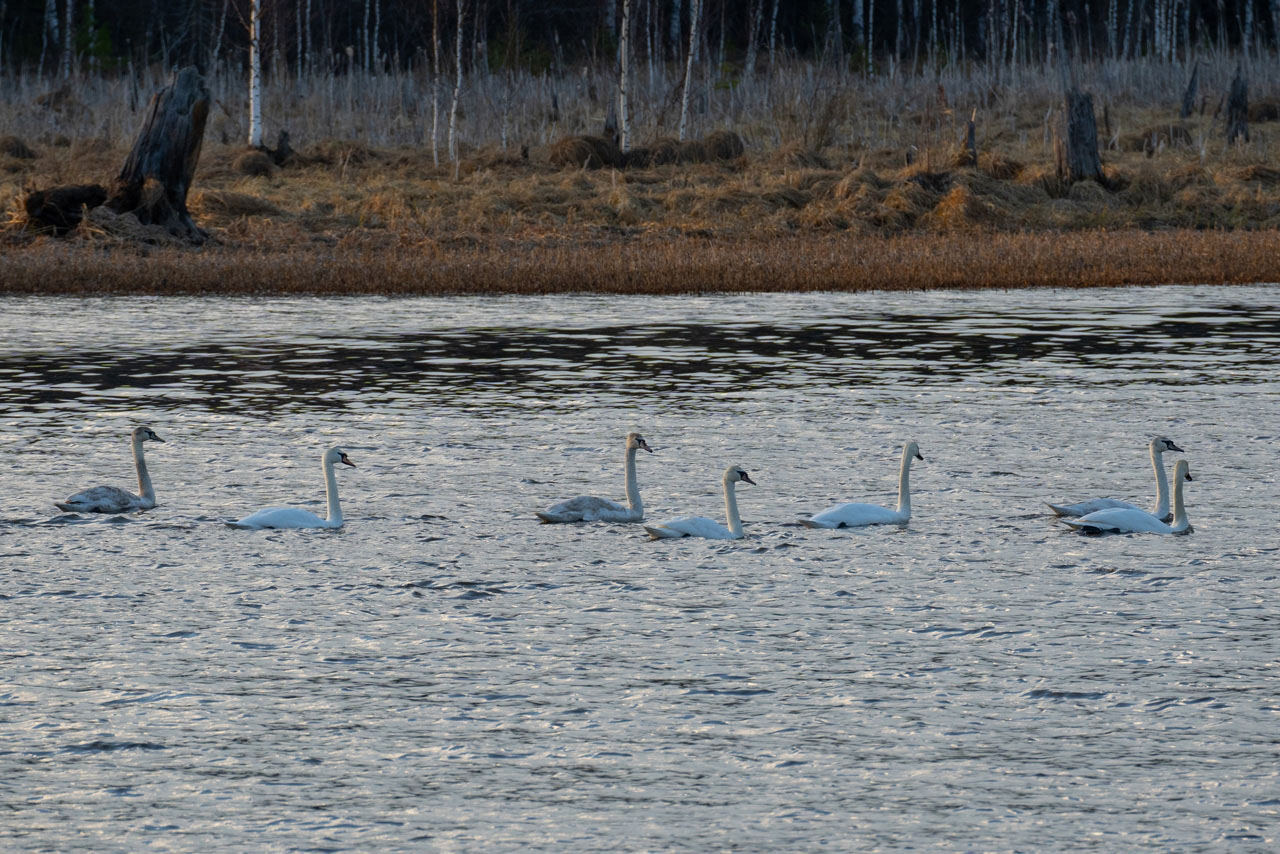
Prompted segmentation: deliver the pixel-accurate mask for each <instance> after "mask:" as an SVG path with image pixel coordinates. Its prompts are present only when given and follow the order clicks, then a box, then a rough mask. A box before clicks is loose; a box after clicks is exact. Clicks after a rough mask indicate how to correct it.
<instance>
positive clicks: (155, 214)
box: [106, 67, 209, 244]
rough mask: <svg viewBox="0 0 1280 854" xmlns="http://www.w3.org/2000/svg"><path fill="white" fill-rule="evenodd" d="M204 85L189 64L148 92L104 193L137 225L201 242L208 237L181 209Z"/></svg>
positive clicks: (195, 156)
mask: <svg viewBox="0 0 1280 854" xmlns="http://www.w3.org/2000/svg"><path fill="white" fill-rule="evenodd" d="M208 117H209V90H208V89H207V88H205V84H204V80H203V79H201V77H200V74H199V73H198V72H197V71H196V70H195V69H194V68H191V67H187V68H184V69H182V70H181V71H179V72H177V73H176V74H175V75H174V76H173V81H172V82H171V83H170V84H169V85H168V86H166V87H165V88H164V89H161V90H160V91H159V92H157V93H156V94H155V95H154V96H152V98H151V105H150V108H149V109H148V110H147V118H146V121H145V122H143V125H142V130H141V131H140V132H139V133H138V138H137V139H136V140H135V141H134V143H133V150H132V151H130V152H129V157H128V159H126V160H125V162H124V168H122V169H121V170H120V175H119V176H118V177H117V178H116V180H115V183H114V184H113V185H112V186H111V189H110V191H109V192H108V195H107V202H106V204H107V207H108V208H110V209H111V210H113V211H115V212H116V213H132V214H133V215H134V216H136V217H137V218H138V221H139V222H141V223H142V224H143V225H162V226H164V227H165V228H166V229H167V230H168V231H169V233H170V234H173V235H175V236H177V237H181V238H183V239H185V240H189V241H191V242H192V243H196V244H200V243H204V241H205V239H206V238H207V237H208V235H207V234H205V232H204V231H202V230H201V229H200V228H199V227H198V226H197V225H196V224H195V223H194V222H192V221H191V214H190V213H188V212H187V191H188V190H189V189H190V188H191V179H192V177H193V176H194V175H195V171H196V164H197V162H199V160H200V146H201V144H202V143H203V141H204V125H205V120H206V119H207V118H208Z"/></svg>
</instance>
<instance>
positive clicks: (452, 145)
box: [449, 0, 467, 175]
mask: <svg viewBox="0 0 1280 854" xmlns="http://www.w3.org/2000/svg"><path fill="white" fill-rule="evenodd" d="M466 12H467V9H466V4H465V0H458V33H457V38H456V39H455V40H454V41H455V44H454V61H455V63H456V65H457V70H458V74H457V77H455V78H454V84H453V103H452V104H451V105H450V106H449V160H451V161H452V162H453V165H454V169H453V171H454V174H455V175H456V174H457V172H458V101H459V100H461V98H462V22H463V20H464V19H465V18H466Z"/></svg>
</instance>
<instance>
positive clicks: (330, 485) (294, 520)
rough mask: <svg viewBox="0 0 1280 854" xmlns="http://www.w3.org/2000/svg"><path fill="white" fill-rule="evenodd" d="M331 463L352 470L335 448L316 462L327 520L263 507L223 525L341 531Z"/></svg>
mask: <svg viewBox="0 0 1280 854" xmlns="http://www.w3.org/2000/svg"><path fill="white" fill-rule="evenodd" d="M335 463H342V464H343V465H346V466H351V467H352V468H355V467H356V464H355V463H353V462H351V460H349V459H347V455H346V454H345V453H343V452H342V450H341V449H339V448H330V449H329V450H327V451H325V452H324V456H323V457H321V458H320V464H321V465H322V466H323V467H324V492H325V497H326V498H327V499H328V501H329V515H328V518H325V519H321V518H320V517H319V516H317V515H316V514H314V513H312V512H311V511H309V510H301V509H299V508H297V507H267V508H266V509H263V510H259V511H258V512H257V513H254V514H252V515H249V516H245V517H244V518H243V519H240V520H238V521H236V522H228V523H227V524H228V525H230V526H231V527H233V528H249V529H253V530H258V529H261V528H341V527H342V508H341V507H340V506H339V505H338V478H337V476H336V475H334V473H333V466H334V464H335Z"/></svg>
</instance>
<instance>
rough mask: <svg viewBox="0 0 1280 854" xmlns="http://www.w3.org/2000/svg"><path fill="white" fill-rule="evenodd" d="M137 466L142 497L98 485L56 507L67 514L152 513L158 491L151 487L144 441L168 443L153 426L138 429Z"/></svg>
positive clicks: (135, 433) (134, 438) (134, 437)
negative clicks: (138, 511)
mask: <svg viewBox="0 0 1280 854" xmlns="http://www.w3.org/2000/svg"><path fill="white" fill-rule="evenodd" d="M132 441H133V465H134V468H136V469H137V471H138V493H139V494H138V495H134V494H133V493H132V492H128V491H127V490H124V489H120V488H119V487H116V486H95V487H93V488H92V489H86V490H84V491H83V492H77V493H76V494H75V495H73V496H71V497H70V498H68V499H67V500H66V501H55V502H54V506H55V507H57V508H58V509H59V510H62V511H63V512H66V513H128V512H131V511H133V510H150V509H151V508H152V507H155V506H156V491H155V488H154V487H152V486H151V475H150V474H149V473H148V472H147V460H146V458H145V457H143V455H142V443H143V442H160V443H161V444H163V443H164V439H161V438H160V437H159V436H157V435H156V434H155V431H153V430H152V429H151V428H150V427H134V428H133V434H132Z"/></svg>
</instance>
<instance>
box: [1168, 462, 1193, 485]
mask: <svg viewBox="0 0 1280 854" xmlns="http://www.w3.org/2000/svg"><path fill="white" fill-rule="evenodd" d="M1173 479H1174V480H1185V481H1193V480H1195V478H1193V477H1192V476H1191V464H1190V463H1188V462H1187V461H1186V460H1178V464H1177V465H1176V466H1174V467H1173Z"/></svg>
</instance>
